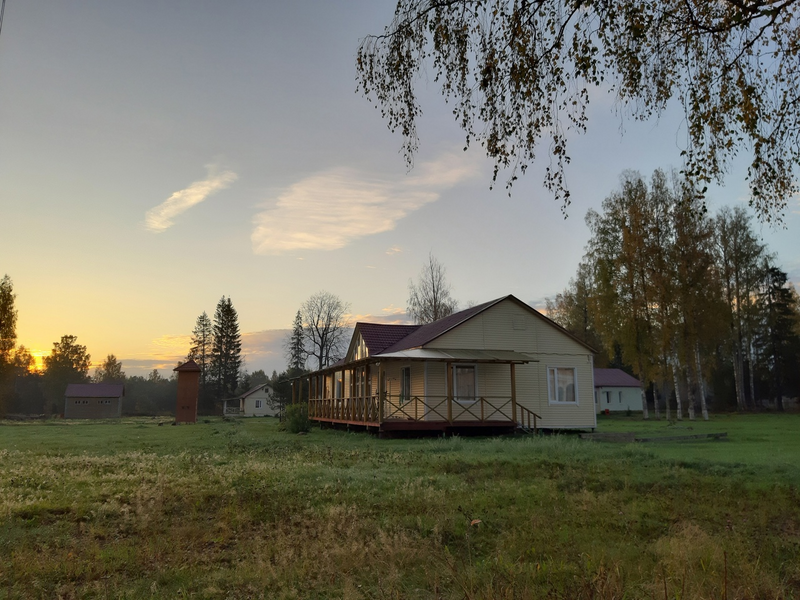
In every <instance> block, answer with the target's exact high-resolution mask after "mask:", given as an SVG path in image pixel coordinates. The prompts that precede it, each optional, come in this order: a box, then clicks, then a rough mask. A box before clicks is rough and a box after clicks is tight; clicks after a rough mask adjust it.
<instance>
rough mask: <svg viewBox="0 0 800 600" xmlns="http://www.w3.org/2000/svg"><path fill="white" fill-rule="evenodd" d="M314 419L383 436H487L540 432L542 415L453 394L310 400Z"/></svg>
mask: <svg viewBox="0 0 800 600" xmlns="http://www.w3.org/2000/svg"><path fill="white" fill-rule="evenodd" d="M308 407H309V410H308V414H309V418H310V419H311V420H313V421H317V422H319V423H321V424H325V423H328V424H331V425H347V426H357V427H363V428H365V429H374V430H377V431H378V432H426V431H431V432H443V433H449V432H454V433H455V432H461V433H468V432H474V433H477V432H485V433H489V432H490V431H491V432H492V433H500V432H504V433H510V432H513V431H515V430H516V429H525V430H531V431H534V432H535V431H537V430H538V420H539V418H540V417H539V415H537V414H536V413H534V412H532V411H530V410H529V409H527V408H525V407H524V406H521V405H519V404H517V402H516V401H515V400H514V398H513V397H512V398H508V397H503V398H489V397H480V398H475V399H474V400H468V401H465V400H458V399H455V398H453V397H452V396H450V397H448V396H440V397H420V396H414V397H410V398H400V397H398V396H388V395H384V397H383V398H379V397H378V396H367V397H358V398H319V399H311V400H309V401H308Z"/></svg>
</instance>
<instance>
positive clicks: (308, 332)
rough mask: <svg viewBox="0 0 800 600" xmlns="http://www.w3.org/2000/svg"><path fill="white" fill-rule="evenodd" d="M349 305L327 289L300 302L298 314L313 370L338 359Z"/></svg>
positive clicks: (341, 348)
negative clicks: (313, 364) (314, 363)
mask: <svg viewBox="0 0 800 600" xmlns="http://www.w3.org/2000/svg"><path fill="white" fill-rule="evenodd" d="M349 308H350V306H349V305H348V304H345V303H344V302H343V301H342V300H341V299H340V298H339V297H338V296H335V295H334V294H331V293H330V292H325V291H321V292H317V293H316V294H314V295H313V296H311V297H310V298H309V299H308V300H306V301H305V302H304V303H303V306H302V307H301V308H300V315H301V316H302V322H303V335H304V336H305V341H306V344H305V346H306V350H307V352H308V355H309V356H311V357H313V358H314V361H315V362H316V366H317V369H323V368H325V367H327V366H329V365H331V364H333V363H334V362H336V361H337V360H339V359H340V358H341V357H342V355H343V353H344V351H345V345H346V343H347V340H346V332H347V327H348V322H347V311H348V310H349Z"/></svg>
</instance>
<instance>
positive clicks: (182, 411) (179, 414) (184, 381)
mask: <svg viewBox="0 0 800 600" xmlns="http://www.w3.org/2000/svg"><path fill="white" fill-rule="evenodd" d="M172 370H173V371H175V372H176V373H177V374H178V400H177V402H176V404H175V422H176V423H197V398H198V396H199V395H200V373H201V371H200V367H199V366H197V363H196V362H194V361H193V360H191V359H189V360H187V361H186V362H185V363H183V364H182V365H179V366H177V367H175V368H174V369H172Z"/></svg>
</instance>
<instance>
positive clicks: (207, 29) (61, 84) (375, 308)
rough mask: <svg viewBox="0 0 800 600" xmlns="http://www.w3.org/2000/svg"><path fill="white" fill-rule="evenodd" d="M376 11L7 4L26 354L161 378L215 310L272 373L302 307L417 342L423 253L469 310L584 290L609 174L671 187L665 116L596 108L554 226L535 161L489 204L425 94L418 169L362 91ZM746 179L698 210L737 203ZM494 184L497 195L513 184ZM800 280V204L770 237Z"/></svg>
mask: <svg viewBox="0 0 800 600" xmlns="http://www.w3.org/2000/svg"><path fill="white" fill-rule="evenodd" d="M393 11H394V4H393V2H391V1H385V0H363V1H361V0H353V1H349V2H335V3H334V2H329V1H319V0H309V1H306V2H288V3H287V2H255V1H247V2H246V1H239V0H231V1H230V2H225V3H219V2H207V1H192V2H189V1H184V0H175V1H172V2H149V1H146V2H120V1H110V2H109V1H108V0H102V1H101V0H94V1H93V0H74V1H72V2H69V3H65V2H59V1H55V0H52V1H51V0H25V1H24V2H21V1H19V0H8V2H7V4H6V10H5V16H4V20H3V27H2V32H1V35H0V276H2V275H3V274H8V275H9V276H10V277H11V278H12V280H13V283H14V291H15V293H16V294H17V298H16V306H17V309H18V311H19V318H18V323H17V334H18V343H21V344H24V345H25V346H26V347H28V348H30V349H32V350H33V351H34V354H37V355H44V354H48V353H49V351H50V348H52V345H53V343H54V342H56V341H58V340H59V339H60V338H61V336H63V335H67V334H69V335H75V336H77V338H78V342H79V343H81V344H84V345H86V346H87V348H88V351H89V352H90V354H91V355H92V359H93V362H94V363H95V364H97V363H99V362H100V361H102V360H103V359H104V358H105V356H106V355H108V354H112V353H113V354H115V355H116V356H117V358H118V359H120V360H121V362H122V364H123V369H124V370H125V372H126V373H127V374H128V375H144V374H146V373H148V372H149V371H151V370H152V369H154V368H157V369H159V370H160V371H162V374H164V372H165V371H169V370H171V369H172V368H173V367H174V366H175V364H176V363H177V362H178V361H179V360H181V359H182V358H183V357H185V356H186V354H187V352H188V349H189V337H190V335H191V331H192V328H193V327H194V324H195V321H196V319H197V317H198V315H200V314H201V313H202V312H203V311H206V312H207V313H208V314H209V315H213V311H214V309H215V307H216V304H217V302H218V301H219V299H220V298H221V297H222V296H229V297H230V298H231V300H232V302H233V305H234V307H235V308H236V309H237V311H238V314H239V323H240V327H241V331H242V333H243V346H244V353H245V355H246V366H247V369H248V370H249V371H254V370H257V369H264V370H265V371H266V372H267V373H268V374H269V373H271V372H272V370H278V371H281V370H283V369H284V368H285V364H286V360H285V358H284V353H283V349H282V342H283V339H284V337H285V335H286V332H287V330H288V328H289V327H290V326H291V323H292V320H293V318H294V315H295V313H296V312H297V310H298V308H299V307H300V305H301V304H302V303H303V302H304V301H305V300H306V299H307V298H308V297H309V296H311V295H312V294H314V293H315V292H318V291H320V290H325V291H328V292H331V293H333V294H336V295H338V296H339V297H340V298H341V299H342V300H343V301H345V302H346V303H348V304H349V315H350V320H351V321H352V322H355V321H358V320H373V321H382V322H404V319H405V305H406V298H407V295H408V284H409V280H410V279H413V278H416V277H417V275H418V273H419V271H420V268H421V267H422V265H423V263H424V262H425V261H426V260H427V257H428V255H429V253H432V254H433V255H434V256H435V257H436V258H437V259H438V260H439V261H440V262H441V263H442V264H443V265H444V266H445V267H446V269H447V277H448V280H449V281H450V284H451V286H452V291H453V295H454V297H455V298H457V299H458V300H459V301H460V302H461V303H462V304H463V305H466V304H467V303H480V302H484V301H487V300H490V299H493V298H497V297H500V296H504V295H506V294H514V295H515V296H517V297H518V298H520V299H522V300H524V301H526V302H529V303H532V304H533V305H534V306H542V305H543V302H544V298H546V297H552V296H554V295H555V294H557V293H558V292H560V291H562V290H563V289H564V288H565V287H566V286H567V284H568V283H569V280H570V278H571V277H572V276H573V275H574V273H575V270H576V268H577V265H578V261H579V260H580V259H581V257H582V255H583V253H584V246H585V244H586V241H587V240H588V236H589V232H588V229H587V228H586V225H585V224H584V216H585V214H586V211H587V210H589V209H590V208H594V209H599V208H600V205H601V202H602V201H603V199H604V198H605V197H606V196H607V195H609V194H610V193H611V192H612V191H614V190H615V189H616V188H617V186H618V183H619V176H620V174H621V173H622V172H623V171H625V170H627V169H632V170H638V171H639V172H641V173H642V174H643V175H645V176H649V175H650V173H652V171H653V170H654V169H656V168H663V169H672V168H679V167H680V151H681V149H682V146H681V140H682V139H683V135H682V129H681V128H682V120H681V117H680V115H679V114H678V113H677V112H675V111H672V110H671V111H668V112H667V113H666V114H664V115H663V116H662V117H661V118H660V119H657V120H653V121H648V122H644V123H634V122H630V121H627V120H624V119H623V118H622V117H620V115H619V114H618V113H617V112H616V110H615V107H614V103H613V98H612V97H611V96H610V95H609V94H607V93H605V92H604V91H602V90H596V91H593V92H592V103H591V107H590V113H589V117H590V122H589V133H587V134H585V135H581V136H574V137H573V138H572V139H571V147H570V149H569V151H570V154H571V157H572V163H571V165H570V167H569V171H568V175H567V184H568V186H569V188H570V191H571V193H572V204H571V206H570V207H569V208H568V216H567V218H564V215H563V214H562V211H561V206H560V205H559V204H558V203H557V202H556V201H555V200H553V198H552V196H551V195H550V194H549V192H547V191H546V190H545V189H544V188H543V186H542V184H541V181H542V173H543V170H544V168H545V166H546V164H545V162H546V159H545V161H539V162H537V163H536V164H534V165H533V166H532V168H531V169H529V171H528V173H527V174H526V175H525V176H524V177H523V178H521V179H520V180H519V181H517V182H516V183H515V185H514V188H513V191H512V194H511V196H509V195H508V193H507V192H506V190H505V188H504V186H503V185H502V184H501V185H498V186H496V187H495V189H490V182H491V173H492V166H493V165H492V162H491V161H490V160H489V159H488V158H486V157H485V154H484V153H483V152H482V150H481V148H480V146H479V145H477V144H475V145H473V146H472V147H471V149H470V150H469V151H467V152H464V151H463V145H464V143H463V141H464V137H463V133H462V132H461V131H460V130H459V128H458V127H457V125H456V123H454V121H453V117H452V114H451V109H450V108H449V107H448V106H447V105H446V104H445V103H444V101H443V100H442V98H441V97H440V96H439V92H438V87H437V84H436V83H435V82H433V81H432V76H431V75H430V73H428V74H426V75H424V76H423V77H422V78H421V79H420V81H419V87H418V90H419V92H420V96H421V99H422V102H423V110H424V114H423V117H422V118H421V121H420V123H419V133H420V151H419V153H418V155H417V156H416V158H415V164H414V167H413V169H410V170H409V169H408V168H407V166H406V163H405V160H404V158H403V155H402V152H401V143H402V139H401V138H400V136H399V135H398V134H394V133H392V132H390V131H389V130H388V128H387V126H386V123H385V122H383V121H382V120H381V117H380V112H379V111H378V110H376V108H375V106H374V105H373V104H371V103H370V102H369V101H368V100H367V99H366V98H364V97H363V96H362V95H361V94H360V93H358V92H357V90H356V72H355V55H356V51H357V48H358V44H359V41H360V40H361V39H362V38H363V37H364V36H365V35H367V34H374V33H380V32H382V31H383V28H384V26H385V25H386V24H388V23H389V22H390V20H391V18H392V15H393ZM746 166H747V164H746V157H744V158H743V159H740V160H738V161H736V162H734V164H733V168H732V172H731V174H730V175H729V176H728V178H727V179H726V181H725V186H724V187H718V186H715V187H712V189H711V190H710V193H709V207H710V209H711V210H712V211H715V210H716V209H717V208H718V207H720V206H722V205H726V204H727V205H734V204H737V203H746V200H747V193H748V192H747V187H746V182H745V179H744V176H745V170H746ZM502 176H503V173H501V177H502ZM757 228H758V229H759V231H760V233H761V235H762V236H763V239H764V241H765V242H766V243H767V244H768V245H769V247H770V249H771V250H772V251H774V252H776V253H777V255H778V262H779V264H780V265H781V266H782V267H783V268H784V269H785V270H787V271H788V272H789V274H790V277H791V279H792V280H793V281H795V282H800V243H798V241H797V240H798V231H800V202H799V201H798V199H797V198H793V199H791V201H790V204H789V207H788V209H787V211H786V217H785V219H784V226H783V228H778V229H776V228H773V227H770V226H767V225H764V226H761V225H757Z"/></svg>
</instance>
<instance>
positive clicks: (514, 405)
mask: <svg viewBox="0 0 800 600" xmlns="http://www.w3.org/2000/svg"><path fill="white" fill-rule="evenodd" d="M508 366H509V367H511V412H512V414H513V416H512V417H511V420H512V421H514V424H515V425H516V423H517V369H516V367H517V365H515V364H514V363H513V362H512V363H509V364H508Z"/></svg>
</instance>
